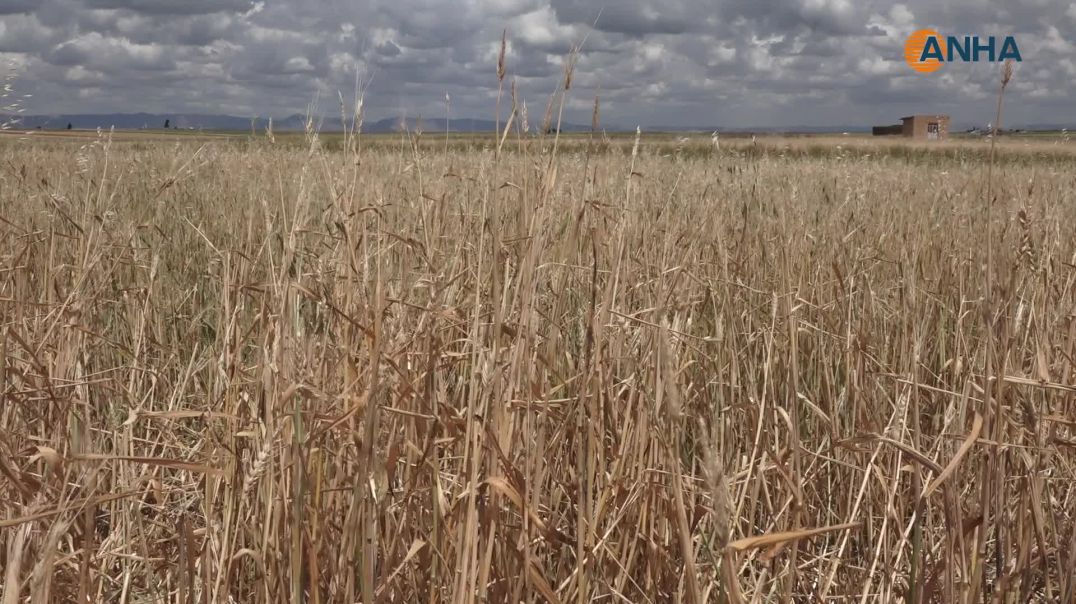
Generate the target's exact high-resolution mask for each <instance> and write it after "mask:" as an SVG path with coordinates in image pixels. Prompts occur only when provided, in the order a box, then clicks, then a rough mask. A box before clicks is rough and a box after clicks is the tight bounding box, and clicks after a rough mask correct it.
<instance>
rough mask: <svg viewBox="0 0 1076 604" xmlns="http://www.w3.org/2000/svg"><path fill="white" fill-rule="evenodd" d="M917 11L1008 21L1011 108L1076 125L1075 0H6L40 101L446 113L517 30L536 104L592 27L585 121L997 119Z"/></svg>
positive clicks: (110, 106)
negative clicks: (917, 36) (916, 61)
mask: <svg viewBox="0 0 1076 604" xmlns="http://www.w3.org/2000/svg"><path fill="white" fill-rule="evenodd" d="M603 5H604V6H603ZM595 20H596V21H595ZM923 27H933V28H936V29H938V30H939V31H940V32H942V33H943V34H959V35H965V34H978V35H984V36H985V35H1001V36H1003V35H1010V34H1011V35H1014V36H1016V40H1017V42H1018V43H1019V47H1020V51H1021V53H1022V55H1023V59H1024V60H1023V63H1021V64H1020V65H1019V66H1018V71H1017V75H1016V78H1015V81H1014V83H1013V85H1012V88H1011V91H1010V93H1008V96H1007V100H1006V103H1007V104H1006V114H1007V116H1008V119H1007V122H1008V123H1010V124H1020V123H1024V124H1026V123H1043V122H1052V123H1064V124H1076V102H1074V100H1076V39H1074V34H1073V32H1074V31H1076V5H1074V4H1072V3H1070V2H1067V1H1063V0H1004V1H1003V0H990V1H984V0H954V1H947V2H939V1H937V0H909V1H907V2H904V3H900V4H891V3H881V2H876V1H874V0H661V1H659V0H600V1H596V0H264V1H262V0H0V60H3V61H4V62H5V65H6V66H5V67H2V68H0V69H4V70H8V69H10V68H13V69H15V70H16V72H17V74H18V79H17V80H16V81H15V88H16V90H17V91H18V92H19V93H23V94H32V95H33V96H32V98H30V99H29V100H28V101H27V102H26V103H25V104H26V106H27V111H28V112H29V113H35V114H39V113H115V112H136V111H146V112H154V113H228V114H233V115H241V116H252V115H259V116H266V115H275V116H282V115H289V114H293V113H299V112H303V111H305V109H306V107H307V106H308V105H309V104H310V102H311V100H312V99H314V98H315V96H317V95H320V98H321V99H323V107H322V111H325V112H335V111H336V107H335V106H336V104H337V101H336V99H337V95H338V93H339V92H342V93H343V94H344V95H345V96H348V97H351V96H353V91H354V88H355V82H356V78H360V79H361V80H362V81H363V82H366V83H368V94H367V97H366V104H367V108H368V110H369V116H370V118H372V119H376V118H382V117H392V116H399V115H402V114H406V115H408V116H425V117H440V116H443V115H444V112H445V95H446V94H448V95H449V97H450V99H451V102H450V111H451V115H452V116H453V117H491V116H492V115H493V107H494V100H495V98H496V86H497V80H496V62H497V51H498V48H499V45H500V36H501V31H502V30H503V29H507V30H508V40H509V46H508V61H507V67H508V72H509V77H514V78H516V81H517V84H518V89H519V91H520V96H521V97H522V98H524V99H526V100H527V102H528V106H529V107H531V108H532V109H531V112H532V114H535V113H541V112H542V111H543V110H544V107H545V103H546V99H547V98H548V96H549V93H550V92H551V91H552V90H553V88H554V87H555V85H556V82H557V80H558V79H559V78H560V76H561V73H562V71H563V61H564V58H565V55H566V53H567V52H568V50H569V48H570V47H571V46H572V45H573V44H575V43H578V42H580V41H582V40H583V39H584V37H585V39H586V42H585V45H584V47H583V51H582V55H581V57H580V59H579V62H578V66H577V70H576V76H575V81H574V84H573V89H572V92H571V94H572V96H571V105H570V112H571V116H572V117H573V118H575V119H576V120H579V121H583V122H584V123H587V122H589V113H590V107H591V104H592V103H593V98H594V95H595V94H598V95H600V97H601V101H602V115H603V121H604V122H606V123H608V124H611V125H618V126H633V125H635V124H642V125H650V126H656V125H675V126H684V125H699V126H706V125H715V126H724V127H737V126H743V127H747V126H767V125H774V126H788V125H814V126H821V125H856V124H871V123H886V122H891V121H893V120H894V118H897V117H900V116H902V115H906V114H908V113H913V112H921V113H926V112H931V113H933V112H948V113H951V114H952V115H953V118H954V121H956V122H957V123H958V124H977V123H983V124H985V123H986V122H987V121H989V119H990V115H991V114H992V112H993V100H992V99H993V96H994V94H995V92H996V86H997V66H996V65H993V64H987V63H975V64H973V63H954V64H948V65H945V66H943V67H942V69H941V70H939V71H938V72H935V73H933V74H927V75H923V74H918V73H916V72H914V71H912V70H911V69H910V68H909V67H908V66H907V65H906V64H905V63H904V61H903V57H902V53H903V44H904V39H905V38H906V37H907V36H908V34H909V33H911V32H912V31H914V30H916V29H919V28H923ZM534 108H538V109H537V110H535V109H534Z"/></svg>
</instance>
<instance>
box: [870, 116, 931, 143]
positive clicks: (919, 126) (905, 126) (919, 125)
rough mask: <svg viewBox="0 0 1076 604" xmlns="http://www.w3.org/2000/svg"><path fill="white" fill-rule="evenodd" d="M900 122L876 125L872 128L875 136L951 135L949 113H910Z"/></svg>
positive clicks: (927, 138)
mask: <svg viewBox="0 0 1076 604" xmlns="http://www.w3.org/2000/svg"><path fill="white" fill-rule="evenodd" d="M900 121H901V123H900V124H894V125H892V126H875V127H874V128H872V129H871V133H872V134H873V135H874V136H896V135H900V136H904V137H906V138H918V139H921V140H941V139H943V138H948V137H949V116H948V115H926V114H918V115H909V116H907V117H902V118H900Z"/></svg>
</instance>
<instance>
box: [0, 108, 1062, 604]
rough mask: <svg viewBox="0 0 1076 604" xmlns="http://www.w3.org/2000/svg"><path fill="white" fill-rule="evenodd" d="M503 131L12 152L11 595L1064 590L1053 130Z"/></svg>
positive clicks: (550, 595)
mask: <svg viewBox="0 0 1076 604" xmlns="http://www.w3.org/2000/svg"><path fill="white" fill-rule="evenodd" d="M515 126H518V124H516V125H515ZM515 126H514V127H513V128H512V130H511V133H510V135H508V136H506V137H505V139H504V140H503V141H502V140H497V139H496V138H495V137H494V136H493V135H492V134H491V135H489V136H488V137H474V138H473V139H466V140H464V139H456V138H453V139H452V140H451V141H449V140H448V139H447V138H446V137H445V136H444V134H443V133H442V134H441V135H440V136H439V135H438V134H437V133H431V132H427V133H423V134H421V135H419V134H411V135H399V136H384V137H364V136H361V135H357V134H354V133H353V134H351V135H348V136H344V137H335V138H334V137H329V136H323V137H318V136H317V135H316V134H315V133H313V132H311V133H308V135H307V136H306V137H305V138H302V139H300V138H298V137H296V138H294V139H292V140H282V139H281V140H270V139H269V138H267V137H256V138H255V137H237V138H235V139H228V140H220V141H208V142H206V141H196V140H194V141H192V140H186V141H180V140H171V141H170V140H168V139H162V140H143V141H140V140H112V139H111V138H110V136H109V135H108V134H107V133H101V134H100V135H96V136H91V137H88V138H85V139H83V140H58V139H43V140H36V139H34V138H33V137H29V138H26V139H21V138H14V137H11V138H7V139H5V140H3V141H0V158H2V161H0V208H2V211H0V378H2V380H0V382H2V388H3V390H2V397H3V398H2V407H0V484H2V485H3V487H2V489H3V493H4V495H3V497H0V543H2V547H0V562H2V564H0V567H2V569H3V572H2V574H0V582H2V589H0V592H2V598H3V599H2V603H3V604H15V603H18V602H33V603H35V604H37V603H45V602H136V603H137V602H175V603H193V602H295V603H298V602H315V603H321V602H324V603H328V602H347V603H351V602H365V603H369V602H423V603H427V602H428V603H435V602H444V603H470V602H493V603H498V602H512V603H513V604H514V603H516V602H527V603H530V602H564V603H568V602H575V603H582V602H687V603H695V604H701V603H703V602H788V601H796V602H830V601H837V602H894V601H906V602H980V601H981V602H988V601H989V602H1028V601H1044V602H1045V601H1051V602H1072V601H1074V597H1076V596H1074V594H1076V576H1074V572H1073V569H1074V568H1076V520H1074V518H1073V516H1074V511H1076V488H1074V484H1073V481H1074V480H1076V403H1074V400H1073V394H1074V392H1076V376H1074V369H1076V186H1074V185H1076V179H1074V176H1073V174H1074V171H1073V165H1074V164H1073V162H1074V158H1076V155H1074V153H1073V151H1072V147H1070V146H1069V145H1068V144H1067V142H1066V143H1064V144H1054V145H1050V144H1042V143H1036V144H1035V145H1034V146H1032V147H1028V146H1027V145H1025V144H1023V143H1020V142H1018V141H1015V140H1013V141H1008V140H1004V141H1001V143H999V144H998V149H997V153H996V157H995V158H994V160H993V162H992V164H993V167H992V168H988V165H989V164H990V163H991V162H990V160H988V158H987V153H986V149H987V147H986V146H985V144H984V143H983V142H982V141H965V142H959V141H954V142H952V143H946V144H943V145H938V146H934V147H927V146H916V145H910V144H905V143H888V144H879V143H875V142H873V141H869V140H863V139H856V140H855V141H842V140H839V139H838V140H824V141H816V142H814V143H812V142H811V141H810V140H806V141H796V140H791V141H790V140H783V139H767V138H763V139H759V140H757V141H754V142H751V141H728V142H726V141H724V140H722V141H721V145H720V147H715V146H714V145H713V144H712V143H711V140H710V138H709V136H694V137H687V138H685V139H682V140H679V139H678V138H676V137H666V138H662V139H660V140H658V139H655V140H650V139H648V138H646V137H643V139H642V141H641V142H640V141H639V139H635V140H634V141H633V140H632V139H631V138H626V139H617V140H616V141H611V140H608V139H605V138H603V137H601V136H600V135H595V136H586V135H584V136H573V137H567V136H560V137H557V136H551V135H543V136H534V135H528V136H523V135H522V134H521V133H520V132H519V129H518V128H517V127H515Z"/></svg>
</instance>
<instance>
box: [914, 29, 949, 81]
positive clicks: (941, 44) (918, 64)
mask: <svg viewBox="0 0 1076 604" xmlns="http://www.w3.org/2000/svg"><path fill="white" fill-rule="evenodd" d="M930 38H934V40H935V41H936V42H937V44H938V46H937V48H938V49H940V50H941V53H942V55H944V54H945V38H943V37H942V36H941V34H939V33H938V32H937V31H936V30H933V29H920V30H919V31H916V32H914V33H913V34H912V35H910V36H908V41H907V42H905V43H904V60H905V61H907V62H908V66H909V67H911V68H912V69H914V70H916V71H918V72H919V73H931V72H933V71H937V69H938V68H939V67H941V66H942V62H941V61H939V60H938V59H935V58H933V57H932V58H929V59H927V60H925V61H920V59H921V58H922V56H923V49H924V48H926V46H927V40H929V39H930Z"/></svg>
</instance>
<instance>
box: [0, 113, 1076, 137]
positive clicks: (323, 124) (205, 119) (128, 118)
mask: <svg viewBox="0 0 1076 604" xmlns="http://www.w3.org/2000/svg"><path fill="white" fill-rule="evenodd" d="M12 117H13V116H0V123H3V122H8V121H11V119H12ZM306 121H307V120H306V117H305V116H303V115H289V116H287V117H284V118H274V119H273V130H274V131H277V132H294V131H302V130H304V129H305V127H306ZM315 121H316V125H318V128H319V130H321V131H322V132H339V131H341V130H343V126H342V125H341V123H340V118H329V117H325V118H317V119H316V120H315ZM166 123H167V124H168V127H169V128H175V129H180V130H218V131H232V132H250V131H251V130H252V129H253V130H254V131H255V132H259V133H261V132H264V131H265V129H266V128H267V127H268V125H269V120H268V119H267V118H260V117H258V118H249V117H238V116H234V115H211V114H174V115H169V114H159V113H105V114H61V115H21V116H18V117H17V122H15V124H14V125H13V126H12V128H13V129H16V130H35V129H38V128H41V129H45V130H63V129H66V128H67V127H68V124H70V125H71V127H72V128H77V129H79V130H93V129H96V128H102V129H108V128H113V127H114V128H116V129H117V130H160V129H163V128H164V126H165V124H166ZM501 126H502V127H503V126H504V122H502V123H501ZM536 126H537V125H536V124H532V125H531V128H532V129H533V128H536ZM494 127H495V124H494V122H493V120H488V119H475V118H458V119H450V120H448V123H447V130H448V131H450V132H492V131H493V130H494ZM603 128H604V129H605V130H606V131H608V132H631V131H634V130H635V126H631V127H621V126H616V125H604V126H603ZM972 128H973V126H972V125H970V124H964V125H960V124H954V126H953V131H954V132H962V131H967V130H969V129H972ZM1016 128H1019V129H1023V130H1061V129H1062V128H1069V129H1071V130H1076V128H1074V127H1073V126H1072V125H1067V126H1066V125H1062V124H1027V125H1022V126H1016ZM404 129H407V130H410V131H415V130H419V129H421V130H423V131H425V132H431V133H432V132H445V130H446V123H445V118H432V119H421V118H406V120H404V119H402V118H385V119H381V120H377V121H372V122H366V123H364V124H363V126H362V131H363V132H367V133H386V132H400V131H402V130H404ZM643 129H644V130H646V131H648V132H683V133H688V132H696V133H699V132H701V133H710V132H714V131H717V132H721V133H728V134H735V133H752V132H757V133H797V134H821V133H833V132H849V133H853V132H854V133H862V132H869V131H870V125H869V124H868V125H856V126H839V125H838V126H758V127H750V126H749V127H743V126H739V127H735V128H726V127H721V126H648V127H647V126H644V127H643ZM561 130H562V131H564V132H587V131H589V130H590V126H584V125H580V124H562V126H561Z"/></svg>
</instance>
